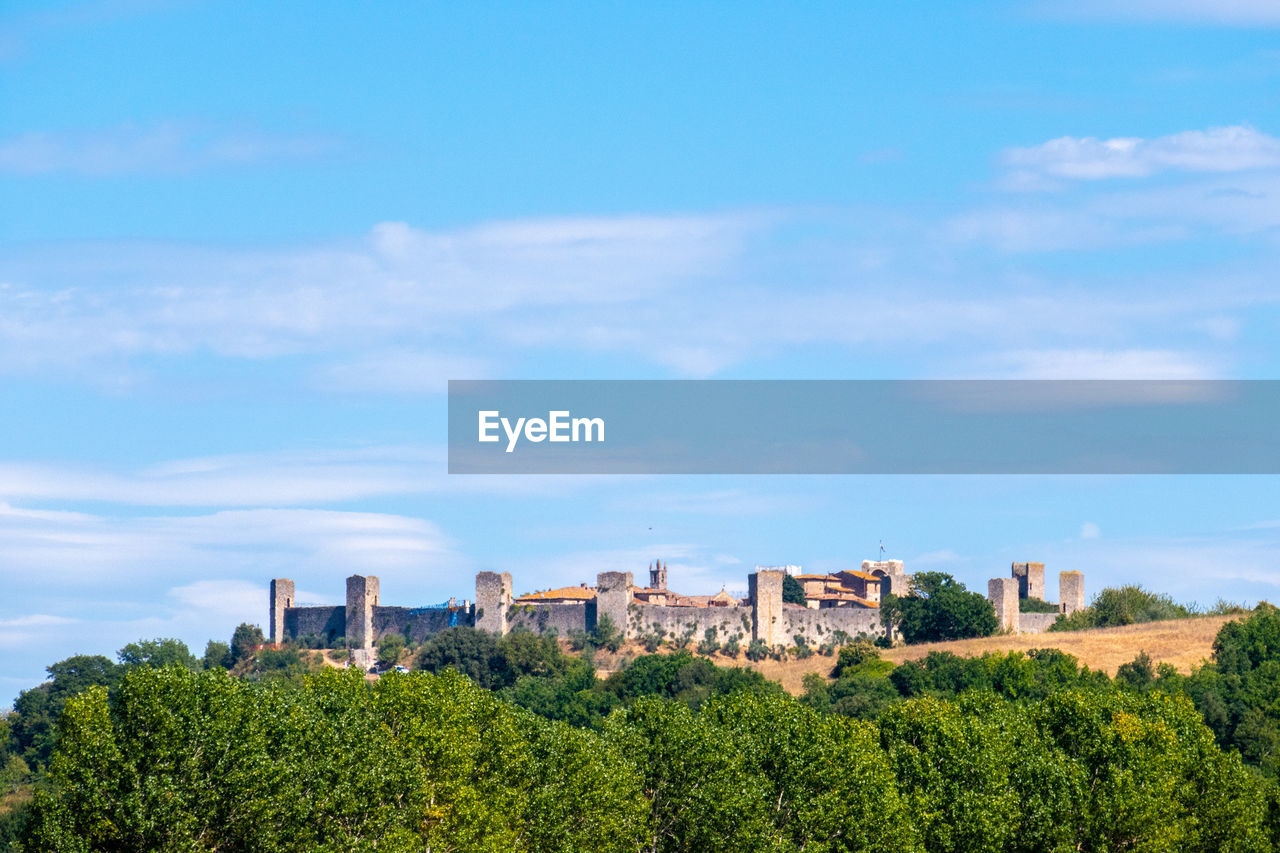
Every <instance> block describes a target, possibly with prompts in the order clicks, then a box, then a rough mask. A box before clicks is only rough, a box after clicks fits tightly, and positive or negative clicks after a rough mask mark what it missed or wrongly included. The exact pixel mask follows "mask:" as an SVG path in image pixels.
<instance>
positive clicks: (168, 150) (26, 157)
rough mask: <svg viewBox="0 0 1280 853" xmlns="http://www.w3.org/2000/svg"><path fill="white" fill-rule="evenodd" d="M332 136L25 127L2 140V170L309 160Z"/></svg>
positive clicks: (176, 169) (116, 171) (178, 127)
mask: <svg viewBox="0 0 1280 853" xmlns="http://www.w3.org/2000/svg"><path fill="white" fill-rule="evenodd" d="M338 147H339V144H338V141H337V140H336V139H334V138H331V137H325V136H320V135H306V134H282V133H268V132H265V131H261V130H256V129H232V128H223V127H211V126H208V125H205V124H202V123H199V122H181V121H168V122H157V123H152V124H145V125H139V124H123V125H119V126H117V127H112V128H106V129H94V130H86V131H64V132H47V131H45V132H29V133H24V134H21V135H18V136H14V137H10V138H8V139H4V140H0V173H9V174H16V175H43V174H58V173H71V174H78V175H90V176H107V175H123V174H157V173H159V174H173V173H187V172H197V171H203V170H206V169H212V168H219V167H226V166H249V165H255V164H258V163H269V162H278V161H282V160H286V161H287V160H299V159H304V160H305V159H312V158H315V157H318V156H321V155H324V154H328V153H330V152H332V151H335V150H337V149H338Z"/></svg>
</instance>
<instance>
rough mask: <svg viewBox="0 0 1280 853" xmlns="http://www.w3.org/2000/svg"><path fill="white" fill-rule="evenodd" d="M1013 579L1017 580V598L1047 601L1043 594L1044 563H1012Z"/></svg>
mask: <svg viewBox="0 0 1280 853" xmlns="http://www.w3.org/2000/svg"><path fill="white" fill-rule="evenodd" d="M1013 577H1015V578H1017V579H1018V597H1019V598H1038V599H1040V600H1041V601H1047V600H1048V599H1047V598H1045V594H1044V563H1014V564H1013Z"/></svg>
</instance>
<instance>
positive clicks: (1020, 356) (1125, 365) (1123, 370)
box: [988, 349, 1220, 379]
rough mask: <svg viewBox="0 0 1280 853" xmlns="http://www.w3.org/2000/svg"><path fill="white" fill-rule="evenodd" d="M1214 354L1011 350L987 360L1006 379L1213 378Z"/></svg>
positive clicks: (1143, 351)
mask: <svg viewBox="0 0 1280 853" xmlns="http://www.w3.org/2000/svg"><path fill="white" fill-rule="evenodd" d="M1216 360H1217V359H1216V357H1211V356H1205V355H1200V354H1196V353H1191V352H1185V351H1177V350H1141V349H1128V350H1101V349H1074V350H1064V349H1044V350H1036V349H1032V350H1013V351H1008V352H1004V353H1001V354H1000V355H999V356H997V357H995V358H993V359H991V360H989V361H988V363H989V364H991V365H992V366H993V367H994V368H995V370H996V372H997V373H999V374H1000V375H1002V376H1003V377H1005V378H1010V379H1216V378H1219V376H1220V371H1219V369H1218V368H1217V367H1216V366H1215V361H1216Z"/></svg>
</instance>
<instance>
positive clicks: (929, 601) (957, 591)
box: [880, 572, 997, 643]
mask: <svg viewBox="0 0 1280 853" xmlns="http://www.w3.org/2000/svg"><path fill="white" fill-rule="evenodd" d="M880 610H881V617H882V619H883V620H884V621H885V623H886V624H891V625H896V626H897V629H898V630H899V632H900V633H901V634H902V637H903V639H904V640H906V641H907V642H908V643H927V642H935V641H938V640H960V639H966V638H969V637H985V636H988V635H990V634H992V633H994V632H995V630H996V627H997V622H996V616H995V611H994V610H993V609H992V607H991V603H990V602H988V601H987V599H986V598H985V597H984V596H982V595H979V594H978V593H976V592H969V591H968V590H967V589H965V586H964V584H962V583H960V582H958V581H957V580H956V579H955V578H953V577H952V576H951V575H948V574H945V573H943V572H917V573H916V574H915V575H914V576H913V578H912V582H911V594H910V595H905V596H895V595H889V596H886V597H885V600H884V601H883V602H881V607H880Z"/></svg>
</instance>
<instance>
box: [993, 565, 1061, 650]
mask: <svg viewBox="0 0 1280 853" xmlns="http://www.w3.org/2000/svg"><path fill="white" fill-rule="evenodd" d="M1009 575H1010V576H1009V577H1007V578H992V579H991V580H989V581H988V582H987V600H988V601H990V602H991V606H992V607H993V608H994V609H995V611H996V622H997V623H998V625H999V628H1000V630H1001V631H1008V632H1009V633H1011V634H1042V633H1044V632H1045V631H1048V630H1049V626H1050V625H1052V624H1053V623H1054V622H1057V621H1058V619H1059V618H1061V617H1063V616H1070V615H1071V614H1072V613H1075V612H1076V611H1077V610H1080V609H1082V608H1083V607H1084V606H1085V605H1084V573H1083V572H1059V573H1058V610H1057V612H1056V613H1022V612H1020V607H1021V602H1022V600H1023V599H1026V598H1038V599H1040V600H1041V601H1044V602H1047V603H1051V602H1048V599H1047V598H1045V588H1044V563H1014V564H1013V566H1012V567H1011V568H1010V570H1009Z"/></svg>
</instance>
